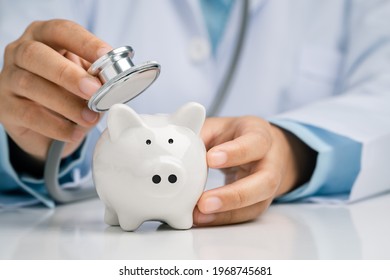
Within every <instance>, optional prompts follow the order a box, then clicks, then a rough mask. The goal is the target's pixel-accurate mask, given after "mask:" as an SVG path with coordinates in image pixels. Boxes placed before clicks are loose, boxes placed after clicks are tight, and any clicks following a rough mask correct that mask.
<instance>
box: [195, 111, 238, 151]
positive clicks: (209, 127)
mask: <svg viewBox="0 0 390 280" xmlns="http://www.w3.org/2000/svg"><path fill="white" fill-rule="evenodd" d="M232 122H233V118H207V119H206V120H205V122H204V124H203V127H202V130H201V138H202V140H203V142H204V143H205V146H206V149H207V150H209V149H210V148H212V147H213V146H215V145H218V144H220V143H223V142H224V141H223V140H224V139H221V138H222V137H224V138H227V139H228V140H230V139H233V136H234V129H232V126H231V125H230V124H231V123H232Z"/></svg>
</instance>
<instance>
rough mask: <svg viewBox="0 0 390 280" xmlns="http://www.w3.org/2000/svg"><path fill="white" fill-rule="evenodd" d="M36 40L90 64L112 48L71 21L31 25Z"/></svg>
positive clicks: (52, 21) (30, 28)
mask: <svg viewBox="0 0 390 280" xmlns="http://www.w3.org/2000/svg"><path fill="white" fill-rule="evenodd" d="M28 30H31V33H32V36H33V38H34V39H35V40H37V41H40V42H42V43H44V44H46V45H48V46H50V47H52V48H54V49H56V50H59V49H66V50H68V51H70V52H72V53H74V54H76V55H78V56H80V57H82V58H84V59H86V60H88V61H89V62H94V61H95V60H97V59H98V58H99V57H100V56H102V55H103V54H106V53H107V52H108V51H110V50H111V49H112V47H111V46H110V45H109V44H107V43H106V42H104V41H102V40H101V39H99V38H98V37H96V36H95V35H93V34H92V33H90V32H89V31H88V30H86V29H85V28H84V27H82V26H81V25H79V24H77V23H75V22H72V21H69V20H61V19H55V20H49V21H38V22H34V23H32V24H31V25H30V27H29V28H28Z"/></svg>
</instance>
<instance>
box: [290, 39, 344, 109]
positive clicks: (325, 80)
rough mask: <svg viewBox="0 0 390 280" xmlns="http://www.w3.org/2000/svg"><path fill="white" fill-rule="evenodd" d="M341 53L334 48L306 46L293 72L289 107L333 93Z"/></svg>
mask: <svg viewBox="0 0 390 280" xmlns="http://www.w3.org/2000/svg"><path fill="white" fill-rule="evenodd" d="M340 62H341V54H340V53H339V52H338V51H337V50H335V49H333V50H332V49H325V48H324V47H320V46H307V47H305V48H304V49H303V51H302V53H301V55H300V57H299V59H298V64H297V67H296V68H295V69H296V71H295V73H293V75H292V77H293V79H292V84H291V87H290V90H289V94H288V99H289V100H290V103H291V104H290V105H291V107H298V106H301V105H305V104H307V103H310V102H313V101H316V100H319V99H322V98H325V97H327V96H330V95H333V94H334V92H335V86H336V83H337V77H338V73H339V70H340Z"/></svg>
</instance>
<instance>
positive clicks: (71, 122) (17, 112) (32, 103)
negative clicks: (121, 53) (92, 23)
mask: <svg viewBox="0 0 390 280" xmlns="http://www.w3.org/2000/svg"><path fill="white" fill-rule="evenodd" d="M110 49H111V47H110V46H109V45H107V44H106V43H104V42H103V41H101V40H99V39H98V38H96V37H95V36H94V35H92V34H91V33H89V32H88V31H87V30H85V29H84V28H83V27H81V26H80V25H78V24H76V23H73V22H70V21H66V20H50V21H40V22H33V23H32V24H31V25H30V26H29V27H28V28H27V29H26V31H25V32H24V34H23V35H22V36H21V37H20V38H19V39H18V40H16V41H15V42H13V43H11V44H9V45H8V46H7V47H6V49H5V54H4V66H3V69H2V71H1V73H0V100H1V102H0V123H1V124H2V125H3V126H4V128H5V130H6V131H7V134H8V135H9V136H10V137H11V138H12V140H13V141H14V142H15V143H16V144H17V145H18V146H19V147H20V148H21V149H22V150H23V151H25V152H27V153H28V154H30V155H31V156H33V157H34V158H35V159H38V160H42V161H43V160H44V159H45V158H46V153H47V150H48V147H49V145H50V143H51V141H52V139H57V140H61V141H65V142H67V145H66V147H65V149H64V154H63V156H64V157H65V156H67V155H69V154H71V153H72V152H73V151H74V150H76V149H77V147H78V146H79V145H80V143H81V142H82V140H83V139H84V137H85V135H86V133H87V131H88V130H89V129H90V128H91V127H92V126H93V125H95V124H96V123H97V122H98V119H99V114H97V113H95V112H92V111H90V110H89V109H88V108H87V105H86V100H87V99H89V98H90V97H91V96H92V95H93V94H94V93H95V92H96V90H97V89H98V88H99V87H100V86H101V84H100V82H99V80H98V79H97V78H94V77H92V76H91V75H89V74H88V73H87V71H86V69H88V67H89V66H90V64H91V62H93V61H95V60H96V59H97V58H99V57H100V56H101V55H103V54H105V53H106V52H108V51H109V50H110Z"/></svg>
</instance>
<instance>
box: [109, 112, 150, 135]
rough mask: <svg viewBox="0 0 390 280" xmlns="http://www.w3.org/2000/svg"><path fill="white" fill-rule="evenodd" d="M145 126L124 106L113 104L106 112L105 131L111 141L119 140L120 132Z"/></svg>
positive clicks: (135, 114) (136, 115) (137, 116)
mask: <svg viewBox="0 0 390 280" xmlns="http://www.w3.org/2000/svg"><path fill="white" fill-rule="evenodd" d="M142 126H145V125H144V123H143V121H142V119H141V118H140V116H139V115H138V114H137V113H136V112H135V111H134V110H133V109H131V108H130V107H128V106H127V105H124V104H115V105H113V106H112V107H111V109H110V110H109V112H108V118H107V129H108V133H109V135H110V138H111V141H113V142H115V141H116V140H118V139H119V137H120V136H121V134H122V132H123V131H125V130H126V129H128V128H132V127H142Z"/></svg>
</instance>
